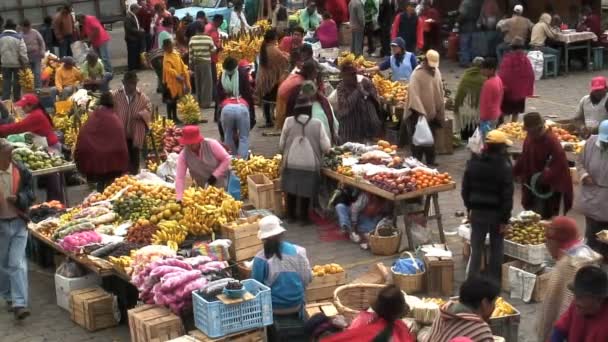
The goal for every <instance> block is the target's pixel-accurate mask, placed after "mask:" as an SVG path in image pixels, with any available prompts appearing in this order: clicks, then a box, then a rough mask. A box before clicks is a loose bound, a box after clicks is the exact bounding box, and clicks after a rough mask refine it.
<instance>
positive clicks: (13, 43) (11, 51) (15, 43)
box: [0, 30, 29, 68]
mask: <svg viewBox="0 0 608 342" xmlns="http://www.w3.org/2000/svg"><path fill="white" fill-rule="evenodd" d="M28 62H29V60H28V58H27V48H26V46H25V41H24V40H23V38H22V37H21V35H20V34H19V33H17V32H16V31H13V30H4V31H3V32H2V34H0V64H2V67H3V68H20V67H21V66H22V65H25V64H27V63H28Z"/></svg>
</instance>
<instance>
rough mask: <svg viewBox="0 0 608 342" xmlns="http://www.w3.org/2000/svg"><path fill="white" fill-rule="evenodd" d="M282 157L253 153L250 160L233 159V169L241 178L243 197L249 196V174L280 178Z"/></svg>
mask: <svg viewBox="0 0 608 342" xmlns="http://www.w3.org/2000/svg"><path fill="white" fill-rule="evenodd" d="M281 158H282V156H281V155H280V154H277V155H275V156H274V157H273V158H272V159H269V158H266V157H264V156H255V155H251V156H250V157H249V160H244V159H233V160H232V169H233V170H234V172H235V173H236V175H237V177H239V179H240V180H241V198H247V196H248V187H247V176H249V175H254V174H258V173H262V174H265V175H266V176H267V177H268V178H270V179H272V180H274V179H277V178H279V173H280V171H281V170H280V168H281Z"/></svg>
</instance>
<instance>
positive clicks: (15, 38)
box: [0, 19, 29, 101]
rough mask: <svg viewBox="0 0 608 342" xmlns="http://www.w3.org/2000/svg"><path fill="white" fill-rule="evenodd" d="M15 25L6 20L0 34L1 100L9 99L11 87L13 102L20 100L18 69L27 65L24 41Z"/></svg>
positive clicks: (10, 20)
mask: <svg viewBox="0 0 608 342" xmlns="http://www.w3.org/2000/svg"><path fill="white" fill-rule="evenodd" d="M16 29H17V24H15V22H14V21H13V20H12V19H7V20H6V23H5V24H4V31H2V34H0V60H1V61H2V79H3V82H2V100H9V99H10V98H11V87H12V90H13V100H14V101H17V100H19V99H20V98H21V86H20V85H19V76H18V75H17V73H18V72H19V69H21V68H23V67H25V66H26V65H28V63H29V59H28V58H27V47H26V46H25V41H24V40H23V38H22V37H21V35H20V34H19V33H17V31H16Z"/></svg>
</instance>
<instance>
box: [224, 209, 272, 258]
mask: <svg viewBox="0 0 608 342" xmlns="http://www.w3.org/2000/svg"><path fill="white" fill-rule="evenodd" d="M259 220H260V217H259V216H251V217H247V218H241V219H238V220H236V224H237V226H236V227H235V226H232V225H230V224H227V225H223V226H222V237H224V238H226V239H230V240H231V241H232V245H230V249H229V251H230V258H231V259H232V260H234V261H236V262H240V261H244V260H251V258H253V257H254V256H255V255H256V254H257V252H259V251H260V250H261V249H262V248H263V246H262V241H261V240H260V239H258V230H259V229H260V228H259V225H258V221H259Z"/></svg>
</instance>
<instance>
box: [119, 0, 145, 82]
mask: <svg viewBox="0 0 608 342" xmlns="http://www.w3.org/2000/svg"><path fill="white" fill-rule="evenodd" d="M139 11H141V7H139V5H138V4H132V5H131V6H130V7H129V11H127V16H126V19H125V22H124V25H125V42H126V43H127V68H128V70H137V69H139V67H140V60H141V58H140V55H141V52H142V51H143V48H142V47H143V46H144V43H145V38H146V37H145V31H144V29H143V28H142V27H143V26H141V24H140V22H139V19H138V18H137V13H139Z"/></svg>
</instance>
